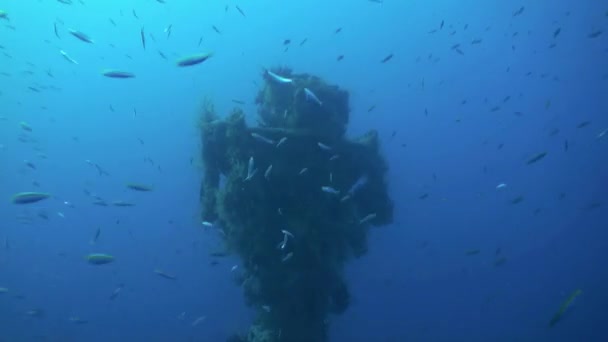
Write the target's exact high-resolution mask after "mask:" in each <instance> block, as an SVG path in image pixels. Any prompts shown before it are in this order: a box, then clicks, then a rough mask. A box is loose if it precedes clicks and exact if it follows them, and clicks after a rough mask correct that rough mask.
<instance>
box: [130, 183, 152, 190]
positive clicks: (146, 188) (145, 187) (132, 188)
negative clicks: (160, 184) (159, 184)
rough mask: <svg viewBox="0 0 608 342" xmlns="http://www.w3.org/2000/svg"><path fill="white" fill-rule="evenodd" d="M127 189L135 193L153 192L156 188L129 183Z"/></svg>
mask: <svg viewBox="0 0 608 342" xmlns="http://www.w3.org/2000/svg"><path fill="white" fill-rule="evenodd" d="M127 188H129V189H131V190H135V191H152V190H154V188H153V187H152V186H150V185H147V184H142V183H127Z"/></svg>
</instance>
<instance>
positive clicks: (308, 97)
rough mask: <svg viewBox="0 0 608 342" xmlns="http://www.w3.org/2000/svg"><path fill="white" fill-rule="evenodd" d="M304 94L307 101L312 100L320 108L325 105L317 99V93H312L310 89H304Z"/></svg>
mask: <svg viewBox="0 0 608 342" xmlns="http://www.w3.org/2000/svg"><path fill="white" fill-rule="evenodd" d="M304 94H305V96H306V100H309V101H310V100H312V101H313V102H314V103H316V104H318V105H319V106H322V105H323V102H321V100H319V98H318V97H317V95H315V93H313V92H312V90H310V89H308V88H304Z"/></svg>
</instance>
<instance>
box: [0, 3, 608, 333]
mask: <svg viewBox="0 0 608 342" xmlns="http://www.w3.org/2000/svg"><path fill="white" fill-rule="evenodd" d="M607 60H608V2H606V1H588V0H587V1H567V0H558V1H529V0H521V1H482V0H462V1H447V0H436V1H423V0H412V1H409V0H335V1H321V0H308V1H278V0H256V1H246V0H221V1H220V0H215V1H193V0H190V1H188V0H162V1H161V0H132V1H99V0H5V1H2V2H0V198H2V205H0V243H1V244H0V341H1V342H5V341H6V342H12V341H226V340H227V339H228V338H230V337H231V336H233V335H234V334H235V333H236V334H246V333H247V331H248V329H249V326H250V324H252V321H254V320H255V319H256V312H258V311H259V308H254V307H251V306H248V305H247V298H246V297H245V295H244V294H243V289H242V288H241V286H240V284H239V283H238V282H237V281H235V276H234V274H235V272H237V271H238V270H239V269H241V268H244V267H246V265H244V263H246V262H247V261H244V260H242V259H241V258H239V256H238V255H236V254H234V253H233V254H230V255H223V254H222V253H217V250H218V248H219V249H221V247H222V241H223V236H222V234H221V230H218V229H217V228H216V227H214V225H215V223H213V222H206V221H203V223H201V220H202V219H201V217H203V216H202V213H201V198H200V196H201V192H200V189H201V179H202V177H203V169H204V168H205V165H204V163H203V160H202V158H201V155H202V150H203V146H202V142H201V129H200V120H201V119H200V117H201V112H202V111H203V107H204V103H212V104H213V105H214V108H215V111H216V112H217V113H218V115H219V116H220V117H226V116H228V114H229V113H230V112H231V111H232V110H233V109H234V108H240V109H242V110H243V112H244V113H245V115H246V121H247V123H248V125H251V126H255V125H257V124H258V123H259V122H260V119H259V117H258V115H257V114H258V110H259V108H258V104H257V103H256V95H257V94H258V91H260V89H261V88H262V87H263V85H264V82H269V81H268V79H269V76H268V75H275V76H277V77H281V75H276V74H274V73H269V71H270V70H281V69H277V68H283V67H284V68H290V69H291V70H293V72H294V73H308V74H311V75H315V76H318V77H320V78H321V79H323V80H324V81H325V82H327V83H329V84H332V85H336V86H338V87H340V89H343V90H345V91H347V92H348V93H349V106H350V117H349V119H350V120H349V125H348V130H347V133H346V135H347V136H348V137H357V136H360V135H362V134H364V133H365V132H367V131H369V130H376V131H377V132H378V136H379V141H380V151H381V154H382V156H383V157H384V158H385V160H386V163H387V165H388V171H387V174H386V183H387V184H388V193H389V194H390V197H391V199H392V202H393V206H394V208H393V210H394V213H393V222H392V223H391V224H388V225H384V226H373V224H372V226H370V228H369V241H368V246H367V247H368V248H367V254H365V255H363V256H361V257H359V258H353V259H352V260H350V261H349V262H348V263H347V264H346V267H345V271H344V276H345V279H346V281H347V283H348V288H349V290H350V295H351V297H352V299H351V300H350V305H349V307H348V309H347V310H346V311H345V312H344V313H343V314H340V315H333V314H332V315H328V316H327V318H326V323H327V329H328V337H327V341H332V342H346V341H349V342H359V341H361V342H363V341H384V342H400V341H469V342H470V341H505V342H506V341H608V325H607V324H606V321H607V316H606V307H607V306H608V292H607V291H606V289H607V288H608V268H607V267H606V261H607V260H608V97H607V96H606V95H607V94H608V63H607V62H606V61H607ZM283 76H285V75H283ZM273 77H274V76H270V78H271V81H272V78H273ZM277 79H278V78H277ZM279 80H280V79H279ZM307 98H308V97H307ZM321 100H323V99H321ZM260 173H263V170H261V171H260ZM259 177H262V175H259ZM294 179H295V178H294ZM330 190H331V189H330ZM324 191H325V190H324ZM285 239H287V236H285ZM265 310H268V311H270V310H271V308H270V307H269V308H265ZM258 340H259V341H261V339H253V338H251V337H250V338H249V339H247V341H250V342H253V341H258ZM233 341H235V340H233ZM236 341H238V340H236ZM243 341H245V339H243ZM268 341H270V342H275V341H282V340H281V337H280V334H278V337H274V338H273V339H270V340H268ZM283 342H290V340H285V341H283ZM310 342H324V341H310Z"/></svg>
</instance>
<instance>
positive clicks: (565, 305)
mask: <svg viewBox="0 0 608 342" xmlns="http://www.w3.org/2000/svg"><path fill="white" fill-rule="evenodd" d="M582 293H583V291H581V290H580V289H577V290H575V291H574V292H572V293H571V294H570V296H568V298H566V300H565V301H563V302H562V304H561V305H560V307H559V310H557V312H555V314H554V315H553V317H551V320H550V321H549V327H553V326H554V325H555V324H557V322H559V321H560V320H561V319H562V316H563V315H564V313H566V310H568V308H569V307H570V306H571V305H572V302H573V301H574V300H575V299H576V297H578V296H580V295H581V294H582Z"/></svg>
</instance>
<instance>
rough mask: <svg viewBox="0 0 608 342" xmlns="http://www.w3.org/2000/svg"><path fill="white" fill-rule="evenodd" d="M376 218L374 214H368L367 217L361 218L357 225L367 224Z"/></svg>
mask: <svg viewBox="0 0 608 342" xmlns="http://www.w3.org/2000/svg"><path fill="white" fill-rule="evenodd" d="M376 216H377V215H376V213H371V214H368V215H366V216H365V217H364V218H362V219H361V220H359V224H364V223H367V222H369V221H371V220H373V219H375V218H376Z"/></svg>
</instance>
